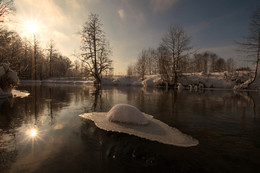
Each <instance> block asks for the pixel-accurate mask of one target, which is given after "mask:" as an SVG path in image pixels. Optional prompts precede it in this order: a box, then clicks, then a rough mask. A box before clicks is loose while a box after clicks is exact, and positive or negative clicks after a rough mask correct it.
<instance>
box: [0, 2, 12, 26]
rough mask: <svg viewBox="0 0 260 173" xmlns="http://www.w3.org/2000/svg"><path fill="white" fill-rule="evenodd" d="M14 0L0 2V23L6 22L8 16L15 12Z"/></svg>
mask: <svg viewBox="0 0 260 173" xmlns="http://www.w3.org/2000/svg"><path fill="white" fill-rule="evenodd" d="M14 10H15V8H14V3H13V0H0V23H3V22H4V17H5V16H6V14H8V13H10V12H12V11H14Z"/></svg>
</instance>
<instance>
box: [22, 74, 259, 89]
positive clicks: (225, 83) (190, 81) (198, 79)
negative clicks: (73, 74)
mask: <svg viewBox="0 0 260 173" xmlns="http://www.w3.org/2000/svg"><path fill="white" fill-rule="evenodd" d="M248 76H249V75H248V74H246V73H233V74H228V73H211V74H202V73H184V74H182V76H181V77H180V78H179V88H180V89H181V88H182V89H184V88H186V89H191V88H193V89H197V88H199V87H200V88H220V89H233V88H234V86H236V85H239V84H242V83H243V82H245V81H246V80H248V78H249V77H248ZM20 83H22V84H31V83H36V84H70V85H71V84H72V85H94V80H86V79H70V78H67V79H66V78H63V79H57V78H54V79H48V80H36V81H33V80H21V81H20ZM162 84H163V81H162V80H161V77H160V75H149V76H145V79H144V80H141V79H140V78H138V77H136V76H121V77H116V78H103V79H102V85H111V86H112V85H113V86H139V87H157V86H162ZM248 89H254V90H260V77H259V76H258V77H257V79H256V81H255V82H254V83H253V84H252V85H251V86H250V87H249V88H248Z"/></svg>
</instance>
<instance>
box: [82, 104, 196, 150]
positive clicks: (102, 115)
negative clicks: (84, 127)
mask: <svg viewBox="0 0 260 173" xmlns="http://www.w3.org/2000/svg"><path fill="white" fill-rule="evenodd" d="M79 116H81V117H83V118H86V119H89V120H92V121H94V123H95V125H96V126H97V127H98V128H100V129H103V130H106V131H113V132H119V133H126V134H130V135H135V136H138V137H141V138H145V139H148V140H151V141H157V142H160V143H163V144H169V145H174V146H181V147H191V146H196V145H198V144H199V141H198V140H196V139H194V138H193V137H191V136H189V135H186V134H184V133H182V132H181V131H179V130H178V129H176V128H173V127H170V126H168V125H167V124H165V123H163V122H161V121H160V120H157V119H155V118H153V116H151V115H148V114H145V113H142V112H140V110H138V109H137V108H136V107H134V106H131V105H127V104H117V105H115V106H114V107H112V108H111V110H110V111H109V112H92V113H84V114H81V115H79Z"/></svg>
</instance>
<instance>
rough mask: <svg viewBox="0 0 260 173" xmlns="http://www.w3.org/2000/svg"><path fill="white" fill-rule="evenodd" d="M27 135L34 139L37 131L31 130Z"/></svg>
mask: <svg viewBox="0 0 260 173" xmlns="http://www.w3.org/2000/svg"><path fill="white" fill-rule="evenodd" d="M29 134H30V137H33V138H34V137H36V135H37V134H38V131H37V129H34V128H33V129H31V130H30V132H29Z"/></svg>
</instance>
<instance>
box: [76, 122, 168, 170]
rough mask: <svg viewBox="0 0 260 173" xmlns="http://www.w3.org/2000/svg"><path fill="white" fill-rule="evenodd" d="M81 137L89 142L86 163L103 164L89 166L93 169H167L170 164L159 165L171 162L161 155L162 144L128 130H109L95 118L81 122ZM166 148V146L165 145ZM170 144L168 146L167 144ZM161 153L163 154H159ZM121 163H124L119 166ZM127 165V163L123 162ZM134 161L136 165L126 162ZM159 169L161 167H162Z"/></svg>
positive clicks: (86, 144) (86, 148)
mask: <svg viewBox="0 0 260 173" xmlns="http://www.w3.org/2000/svg"><path fill="white" fill-rule="evenodd" d="M80 130H81V139H82V141H83V142H84V143H85V144H84V148H85V152H84V154H85V155H86V154H87V155H88V157H85V159H86V160H85V161H86V163H88V164H89V165H99V166H98V167H95V168H94V170H93V168H92V169H90V168H89V169H90V170H88V169H87V170H88V171H91V172H103V171H104V168H106V171H105V172H114V171H115V167H116V170H117V171H116V172H135V171H136V170H138V171H141V170H142V169H143V170H144V171H148V170H150V171H152V172H154V171H155V169H156V171H157V169H160V171H162V172H167V171H169V170H167V169H168V168H169V167H158V164H160V165H167V164H169V163H167V162H165V160H162V159H161V158H160V156H159V155H160V151H161V150H160V149H161V148H160V147H161V146H162V145H161V144H159V143H157V142H151V141H148V140H145V139H141V138H138V137H136V136H131V135H127V134H120V133H114V132H107V131H103V130H100V129H98V128H97V127H96V126H95V125H94V123H93V122H91V121H89V120H86V121H84V123H82V125H81V129H80ZM163 147H164V148H165V146H163ZM166 148H167V146H166ZM158 153H159V154H158ZM119 165H120V166H119ZM123 165H124V166H123ZM127 165H134V167H131V168H130V167H129V166H128V167H127V168H128V170H125V168H126V167H125V166H127ZM158 171H159V170H158Z"/></svg>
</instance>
